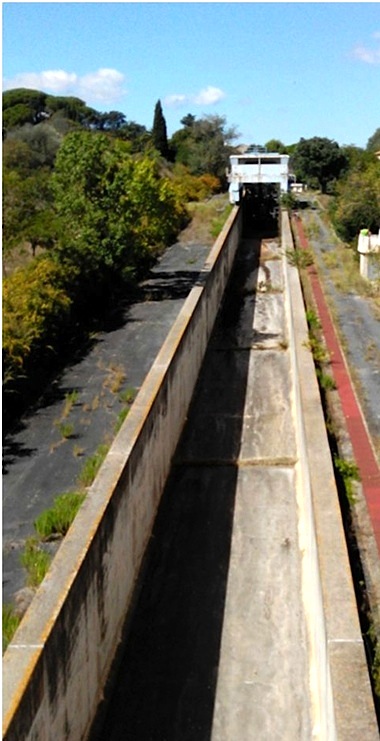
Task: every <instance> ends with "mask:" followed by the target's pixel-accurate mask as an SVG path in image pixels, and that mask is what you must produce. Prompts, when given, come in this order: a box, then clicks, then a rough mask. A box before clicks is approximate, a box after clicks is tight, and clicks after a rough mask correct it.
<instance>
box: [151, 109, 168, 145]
mask: <svg viewBox="0 0 380 741" xmlns="http://www.w3.org/2000/svg"><path fill="white" fill-rule="evenodd" d="M152 139H153V144H154V146H155V148H156V149H158V151H159V152H160V154H162V156H163V157H165V158H166V159H168V157H169V145H168V136H167V132H166V121H165V118H164V114H163V113H162V106H161V101H160V100H158V101H157V103H156V107H155V109H154V119H153V129H152Z"/></svg>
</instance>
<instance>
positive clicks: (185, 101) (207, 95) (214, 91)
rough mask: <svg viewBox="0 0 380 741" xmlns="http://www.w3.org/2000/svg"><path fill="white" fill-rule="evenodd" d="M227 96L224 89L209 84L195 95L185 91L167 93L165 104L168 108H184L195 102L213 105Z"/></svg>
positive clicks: (198, 104)
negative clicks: (187, 93)
mask: <svg viewBox="0 0 380 741" xmlns="http://www.w3.org/2000/svg"><path fill="white" fill-rule="evenodd" d="M225 97H226V94H225V93H224V92H223V90H220V88H218V87H212V85H209V86H208V87H206V88H203V90H200V91H199V93H196V94H193V95H190V94H189V95H184V94H183V93H174V94H172V95H167V96H166V98H165V99H164V104H165V105H166V106H167V107H168V108H183V107H184V106H185V105H189V104H193V105H197V106H206V105H213V104H214V103H218V102H219V101H220V100H222V99H223V98H225Z"/></svg>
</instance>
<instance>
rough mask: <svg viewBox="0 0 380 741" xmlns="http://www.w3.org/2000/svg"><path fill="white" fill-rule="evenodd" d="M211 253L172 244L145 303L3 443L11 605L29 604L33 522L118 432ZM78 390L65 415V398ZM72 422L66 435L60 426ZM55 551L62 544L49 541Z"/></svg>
mask: <svg viewBox="0 0 380 741" xmlns="http://www.w3.org/2000/svg"><path fill="white" fill-rule="evenodd" d="M209 250H210V246H209V245H208V244H202V243H199V242H191V243H186V242H179V243H176V244H174V245H172V246H171V247H169V248H168V249H167V250H166V251H165V253H164V255H163V256H162V258H161V259H160V260H159V262H158V263H157V265H156V266H155V267H154V268H153V270H152V271H151V274H150V276H149V277H148V278H147V280H146V281H145V282H144V284H143V285H142V287H141V288H142V290H141V293H142V297H141V300H139V301H137V302H135V303H134V304H128V303H127V302H126V305H125V307H124V309H123V310H122V312H121V314H120V315H119V316H118V317H117V318H116V319H115V321H114V322H113V324H112V325H111V326H110V327H109V328H108V329H107V330H106V331H103V332H99V333H98V334H97V335H96V336H95V337H94V338H93V344H92V347H91V349H90V350H89V351H88V352H86V353H84V354H83V357H81V358H80V359H79V360H77V361H75V362H73V363H72V364H71V365H69V366H68V367H67V368H66V369H65V371H64V372H63V374H62V375H61V376H60V377H58V378H57V379H56V380H55V381H54V382H53V383H52V385H51V387H50V388H48V389H47V390H46V392H45V394H44V395H43V397H42V398H41V399H40V401H39V402H38V404H37V405H36V406H35V408H34V409H32V410H30V412H29V413H28V414H27V415H25V416H24V417H23V418H22V419H21V420H20V422H19V424H18V425H17V427H16V428H15V429H14V430H13V431H12V432H9V433H8V434H6V435H5V437H4V442H3V481H2V483H3V491H2V494H3V603H12V602H14V600H15V598H16V600H17V602H19V604H20V606H22V604H23V602H24V601H25V598H26V599H30V595H28V594H27V595H24V587H25V583H26V573H25V571H24V569H23V567H22V566H21V563H20V555H21V553H22V551H23V549H24V545H25V541H26V539H27V538H28V537H30V536H33V535H34V534H35V533H34V528H33V522H34V520H35V518H36V517H37V516H38V515H40V514H41V512H43V511H44V510H45V509H47V508H48V507H51V506H52V504H53V501H54V499H55V497H57V496H58V495H60V494H62V493H64V492H66V491H73V490H75V489H76V488H78V487H77V479H78V476H79V475H80V472H81V470H82V469H83V466H84V463H85V460H86V459H87V458H88V457H89V456H92V455H93V454H94V453H95V451H96V450H97V448H98V446H99V445H101V444H106V443H107V442H110V441H111V439H112V437H113V434H114V433H113V431H114V428H115V423H116V421H117V418H118V414H119V413H120V411H121V410H122V408H123V403H122V401H121V397H122V393H123V391H126V390H128V389H133V390H137V389H138V388H139V387H140V386H141V384H142V382H143V381H144V378H145V377H146V375H147V373H148V371H149V369H150V367H151V365H152V363H153V360H154V358H155V356H156V354H157V352H158V351H159V349H160V347H161V345H162V343H163V341H164V339H165V337H166V336H167V333H168V331H169V329H170V327H171V326H172V324H173V322H174V321H175V319H176V317H177V315H178V312H179V310H180V308H181V306H182V304H183V302H184V301H185V298H186V296H187V295H188V293H189V291H190V289H191V288H192V286H193V285H194V283H195V281H196V280H197V277H198V275H199V271H200V269H201V268H202V266H203V264H204V260H205V258H206V256H207V254H208V252H209ZM73 391H75V392H77V398H76V401H75V403H74V404H73V406H72V408H71V409H70V412H69V414H68V416H67V417H63V414H64V408H65V400H66V398H67V397H68V395H69V394H71V393H72V392H73ZM61 422H65V423H68V424H70V425H72V428H73V434H72V435H71V437H70V438H69V439H64V438H63V436H62V434H61V433H60V427H59V426H60V423H61ZM49 547H50V548H51V549H52V550H53V551H54V549H56V548H57V544H54V543H53V544H52V545H51V546H49Z"/></svg>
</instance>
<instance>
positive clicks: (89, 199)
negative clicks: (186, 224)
mask: <svg viewBox="0 0 380 741" xmlns="http://www.w3.org/2000/svg"><path fill="white" fill-rule="evenodd" d="M52 180H53V190H54V194H55V204H56V209H57V213H58V216H59V218H60V221H61V232H62V237H61V239H60V240H59V242H58V244H57V245H56V247H55V251H56V252H57V254H58V256H59V259H60V260H62V261H67V262H70V263H74V264H75V265H78V266H79V267H80V270H81V273H82V275H83V277H86V276H87V280H88V281H89V282H90V283H92V287H94V286H95V284H96V283H99V281H101V283H102V285H103V286H104V284H105V283H106V282H107V280H109V281H110V282H114V281H115V277H117V276H127V275H128V274H129V275H131V276H133V275H135V274H136V272H138V270H139V269H140V266H141V265H142V264H145V262H146V261H147V260H148V261H149V260H150V259H151V258H152V254H154V249H155V248H156V247H157V245H160V244H162V243H164V242H165V241H166V240H167V239H169V237H170V236H173V235H174V233H175V232H176V230H177V229H178V228H179V226H180V225H181V220H182V218H183V207H182V206H181V205H180V204H179V203H178V199H177V197H176V194H175V192H174V190H173V188H172V186H171V184H170V183H169V181H167V180H165V179H164V178H161V177H160V175H159V170H158V166H157V164H156V162H155V160H154V159H152V158H143V157H142V158H139V159H135V158H133V157H132V156H131V154H130V151H129V145H128V143H127V142H123V141H122V140H120V139H114V138H110V137H109V136H106V135H105V134H100V133H95V132H86V131H78V132H72V133H70V134H68V135H67V136H66V137H65V139H64V141H63V144H62V146H61V148H60V150H59V152H58V155H57V161H56V166H55V172H54V174H53V176H52Z"/></svg>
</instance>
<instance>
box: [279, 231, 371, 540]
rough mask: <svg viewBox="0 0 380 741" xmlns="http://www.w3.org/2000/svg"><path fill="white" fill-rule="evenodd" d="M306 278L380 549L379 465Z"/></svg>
mask: <svg viewBox="0 0 380 741" xmlns="http://www.w3.org/2000/svg"><path fill="white" fill-rule="evenodd" d="M294 223H295V224H296V227H297V231H298V237H299V240H300V244H301V247H303V248H307V247H308V241H307V239H306V236H305V232H304V229H303V225H302V222H301V221H300V220H299V219H297V220H295V221H294ZM308 272H309V278H310V282H311V287H312V290H313V294H314V299H315V302H316V306H317V309H318V315H319V319H320V322H321V325H322V329H323V334H324V337H325V341H326V345H327V349H328V351H329V353H330V355H331V363H332V370H333V374H334V378H335V383H336V387H337V390H338V393H339V396H340V400H341V404H342V409H343V414H344V417H345V420H346V424H347V429H348V433H349V436H350V439H351V444H352V448H353V452H354V457H355V462H356V464H357V466H358V468H359V471H360V476H361V483H362V487H363V492H364V496H365V498H366V501H367V507H368V511H369V515H370V518H371V521H372V527H373V530H374V533H375V538H376V542H377V547H378V550H379V553H380V468H379V464H378V462H377V459H376V456H375V453H374V450H373V447H372V443H371V439H370V436H369V433H368V429H367V425H366V423H365V420H364V417H363V413H362V410H361V407H360V404H359V402H358V400H357V397H356V394H355V391H354V388H353V385H352V382H351V377H350V373H349V371H348V368H347V364H346V361H345V358H344V355H343V352H342V349H341V347H340V343H339V341H338V337H337V334H336V332H335V327H334V325H333V322H332V319H331V315H330V312H329V309H328V306H327V303H326V299H325V296H324V293H323V290H322V287H321V284H320V281H319V278H318V273H317V271H316V269H315V268H309V270H308Z"/></svg>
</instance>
